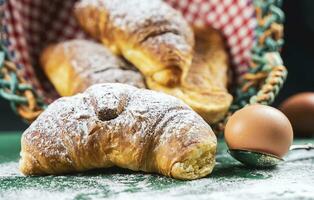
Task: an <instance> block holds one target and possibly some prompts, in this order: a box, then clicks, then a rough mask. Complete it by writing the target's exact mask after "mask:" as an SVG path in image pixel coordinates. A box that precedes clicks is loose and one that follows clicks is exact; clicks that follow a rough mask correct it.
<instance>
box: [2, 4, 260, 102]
mask: <svg viewBox="0 0 314 200" xmlns="http://www.w3.org/2000/svg"><path fill="white" fill-rule="evenodd" d="M107 1H110V0H107ZM143 1H148V0H143ZM75 2H76V0H6V1H5V3H4V5H3V8H2V9H3V10H4V11H5V15H4V19H3V20H2V23H3V24H4V25H5V30H6V32H7V38H8V41H9V43H8V45H9V46H8V47H9V51H10V52H11V53H12V55H13V57H14V59H15V63H17V64H18V66H19V68H20V72H21V74H22V75H24V77H25V79H26V80H27V81H29V82H30V83H31V84H32V85H33V86H34V87H35V89H36V90H37V91H38V92H40V93H41V94H42V95H43V94H44V96H45V97H47V99H46V100H47V101H48V102H49V101H50V100H52V99H54V98H55V97H56V96H55V93H54V92H53V91H54V90H52V87H51V86H50V85H49V83H48V81H45V80H44V79H42V77H44V76H42V75H41V74H40V71H39V72H38V70H37V69H38V68H36V66H38V55H39V54H40V52H41V50H42V49H43V48H44V47H45V46H47V45H48V44H51V43H55V42H58V41H62V40H66V39H72V38H88V36H87V35H86V34H85V33H84V32H83V31H82V30H81V29H80V27H79V26H78V24H77V22H76V21H75V19H74V17H73V5H74V3H75ZM166 2H168V3H169V4H170V5H172V6H173V7H174V8H176V9H178V10H180V11H181V12H182V13H183V15H184V16H185V18H186V19H187V20H188V21H189V22H190V23H195V24H200V25H204V24H205V25H210V26H213V27H214V28H216V29H218V30H220V31H221V32H222V33H223V35H224V36H225V38H226V41H227V44H228V47H229V50H230V55H231V61H232V63H233V64H234V66H235V71H236V72H237V73H238V74H241V73H243V72H245V71H246V69H247V66H248V62H249V61H250V50H251V48H252V45H253V42H254V28H255V26H256V19H255V13H254V6H253V3H252V0H166ZM121 3H123V0H121Z"/></svg>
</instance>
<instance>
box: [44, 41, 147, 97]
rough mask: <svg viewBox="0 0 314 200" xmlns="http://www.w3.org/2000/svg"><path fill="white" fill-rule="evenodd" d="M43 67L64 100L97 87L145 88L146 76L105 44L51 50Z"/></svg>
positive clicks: (69, 45) (61, 46) (74, 43)
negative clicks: (99, 85)
mask: <svg viewBox="0 0 314 200" xmlns="http://www.w3.org/2000/svg"><path fill="white" fill-rule="evenodd" d="M40 61H41V65H42V68H43V70H44V72H45V74H46V75H47V76H48V78H49V79H50V80H51V82H52V84H53V85H54V87H55V88H56V90H57V91H58V93H59V94H60V95H61V96H71V95H73V94H76V93H78V92H81V91H84V90H85V89H86V88H87V87H89V86H90V85H92V84H95V83H115V82H118V83H127V84H130V85H134V86H137V87H141V88H144V87H145V83H144V80H143V77H142V75H141V74H140V72H138V71H137V70H136V69H135V68H134V67H132V66H131V65H129V64H127V63H126V62H125V61H124V60H123V59H122V58H119V57H117V56H116V55H114V54H113V53H111V51H110V50H108V49H107V48H106V47H104V46H103V45H101V44H97V43H95V42H92V41H88V40H79V39H76V40H70V41H66V42H61V43H59V44H56V45H51V46H49V47H47V48H46V49H45V50H44V51H43V53H42V54H41V59H40Z"/></svg>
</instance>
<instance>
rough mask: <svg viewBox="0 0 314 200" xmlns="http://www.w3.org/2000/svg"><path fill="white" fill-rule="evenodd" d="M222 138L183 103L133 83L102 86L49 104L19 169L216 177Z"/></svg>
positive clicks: (27, 137) (27, 140) (30, 133)
mask: <svg viewBox="0 0 314 200" xmlns="http://www.w3.org/2000/svg"><path fill="white" fill-rule="evenodd" d="M216 145H217V141H216V137H215V135H214V133H213V132H212V130H211V128H210V127H209V125H207V123H206V122H205V121H204V120H203V119H202V118H201V117H200V116H199V115H197V114H196V113H195V112H194V111H192V110H191V109H190V108H189V107H188V106H187V105H185V104H184V103H183V102H182V101H180V100H178V99H176V98H175V97H171V96H169V95H166V94H163V93H159V92H155V91H150V90H146V89H138V88H135V87H132V86H129V85H126V84H118V83H111V84H109V83H108V84H98V85H94V86H92V87H90V88H89V89H87V90H86V91H85V92H84V93H80V94H77V95H75V96H72V97H63V98H60V99H59V100H57V101H55V102H54V103H52V104H51V105H49V106H48V108H47V110H45V111H44V112H43V113H42V114H41V115H40V116H39V117H38V119H37V120H35V121H34V122H33V124H32V125H31V126H30V127H29V128H28V129H27V130H26V131H25V132H24V133H23V136H22V150H21V159H20V170H21V172H22V173H23V174H25V175H44V174H63V173H69V172H81V171H86V170H90V169H96V168H107V167H111V166H119V167H122V168H128V169H131V170H135V171H144V172H154V173H160V174H163V175H165V176H169V177H173V178H178V179H196V178H200V177H204V176H206V175H208V174H210V173H211V171H212V169H213V167H214V164H215V153H216Z"/></svg>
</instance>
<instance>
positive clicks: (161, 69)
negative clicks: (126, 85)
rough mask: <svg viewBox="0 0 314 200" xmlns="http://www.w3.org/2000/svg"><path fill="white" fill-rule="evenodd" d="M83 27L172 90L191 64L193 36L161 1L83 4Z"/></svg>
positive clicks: (79, 11)
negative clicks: (172, 86) (171, 87)
mask: <svg viewBox="0 0 314 200" xmlns="http://www.w3.org/2000/svg"><path fill="white" fill-rule="evenodd" d="M75 14H76V17H77V19H78V21H79V22H80V24H81V25H82V27H83V28H84V29H85V30H86V31H87V32H89V33H90V34H91V35H92V36H93V37H94V38H97V39H99V40H101V41H102V42H103V43H104V44H105V45H106V46H108V47H109V48H110V49H111V50H112V51H113V52H115V53H116V54H122V55H123V56H124V57H125V58H126V59H127V60H129V61H130V62H131V63H133V64H134V66H136V67H137V68H138V69H139V70H140V71H141V72H142V73H143V74H144V75H145V77H146V79H152V80H154V81H156V82H158V83H160V84H163V85H167V86H169V85H170V86H171V85H175V84H177V83H178V82H180V78H182V77H184V76H185V74H186V73H187V70H188V68H189V66H190V64H191V62H192V53H193V46H194V36H193V32H192V30H191V28H190V27H189V25H188V23H187V22H186V21H185V19H184V18H183V16H182V15H181V13H179V12H178V11H176V10H175V9H173V8H172V7H170V6H169V5H167V4H166V3H165V2H163V1H162V0H146V1H145V0H127V1H121V0H81V1H79V2H78V3H77V5H76V8H75Z"/></svg>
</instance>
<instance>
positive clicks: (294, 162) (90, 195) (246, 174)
mask: <svg viewBox="0 0 314 200" xmlns="http://www.w3.org/2000/svg"><path fill="white" fill-rule="evenodd" d="M309 142H312V143H313V142H314V139H307V140H296V141H295V143H296V144H300V143H309ZM19 151H20V133H3V134H0V199H45V200H49V199H54V200H55V199H57V200H61V199H123V200H128V199H145V200H147V199H148V200H149V199H154V200H157V199H163V200H166V199H180V200H185V199H197V200H201V199H211V200H213V199H244V200H245V199H280V200H281V199H314V151H305V150H300V151H296V152H291V153H289V154H288V155H287V156H286V158H285V159H286V162H285V163H282V164H281V165H279V166H278V167H277V168H275V169H271V170H270V169H269V170H254V169H248V168H246V167H244V166H243V165H241V164H240V163H238V162H237V161H235V160H233V159H232V158H231V157H230V156H229V155H228V154H227V152H226V146H225V144H224V143H223V140H221V141H220V142H219V148H218V155H217V165H216V167H215V169H214V171H213V173H212V174H211V175H210V176H208V177H207V178H203V179H200V180H195V181H178V180H174V179H170V178H166V177H162V176H159V175H149V174H143V173H134V172H131V171H127V170H121V169H110V170H102V171H92V172H88V173H84V174H73V175H68V176H45V177H25V176H22V175H21V174H20V173H19V171H18V159H19Z"/></svg>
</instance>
